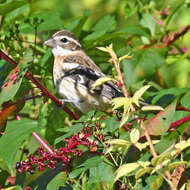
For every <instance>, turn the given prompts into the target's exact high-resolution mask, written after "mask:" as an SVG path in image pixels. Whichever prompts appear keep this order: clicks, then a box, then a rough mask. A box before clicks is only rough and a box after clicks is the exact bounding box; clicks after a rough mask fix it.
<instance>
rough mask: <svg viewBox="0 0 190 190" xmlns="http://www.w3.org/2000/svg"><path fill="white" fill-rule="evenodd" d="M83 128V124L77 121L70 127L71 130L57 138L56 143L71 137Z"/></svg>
mask: <svg viewBox="0 0 190 190" xmlns="http://www.w3.org/2000/svg"><path fill="white" fill-rule="evenodd" d="M82 128H83V125H82V124H81V123H77V124H75V125H73V126H71V127H69V132H68V133H66V134H65V135H63V136H60V137H58V138H56V139H55V144H57V143H59V142H61V141H63V140H64V139H65V138H68V137H71V136H72V135H74V134H77V133H79V132H80V131H81V130H82ZM60 129H62V128H60ZM57 131H60V130H59V129H58V130H57Z"/></svg>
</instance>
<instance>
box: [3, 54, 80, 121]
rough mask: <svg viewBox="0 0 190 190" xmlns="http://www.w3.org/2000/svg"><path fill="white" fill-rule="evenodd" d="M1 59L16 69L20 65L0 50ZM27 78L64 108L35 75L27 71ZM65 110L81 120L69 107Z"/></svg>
mask: <svg viewBox="0 0 190 190" xmlns="http://www.w3.org/2000/svg"><path fill="white" fill-rule="evenodd" d="M0 58H2V59H5V60H6V61H8V62H9V63H10V64H12V65H13V66H14V67H16V66H17V65H18V64H17V63H16V62H15V61H14V60H13V59H11V58H10V57H9V56H8V55H6V54H5V53H4V52H3V51H1V50H0ZM25 77H26V78H27V79H29V80H31V81H32V82H33V83H34V84H35V85H36V86H37V87H38V88H39V89H40V90H41V91H42V93H43V94H44V95H46V96H48V97H49V98H50V99H52V101H54V102H55V103H56V104H57V106H63V103H62V101H61V100H59V99H58V98H57V97H56V96H55V95H53V94H52V93H51V92H50V91H49V90H48V89H47V88H45V87H44V86H43V85H42V84H41V83H40V82H39V81H38V80H37V79H36V78H34V77H33V75H32V74H31V73H30V72H29V71H27V72H26V74H25ZM63 110H64V111H65V112H67V113H68V114H69V115H70V116H71V117H72V118H74V119H75V120H78V119H79V116H78V115H77V114H75V113H73V112H72V111H71V110H70V109H69V108H68V107H66V106H64V107H63Z"/></svg>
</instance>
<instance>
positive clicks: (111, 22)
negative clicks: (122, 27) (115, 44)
mask: <svg viewBox="0 0 190 190" xmlns="http://www.w3.org/2000/svg"><path fill="white" fill-rule="evenodd" d="M115 28H116V20H115V18H114V17H113V16H110V15H107V16H105V17H103V18H102V19H100V20H99V21H98V23H97V24H96V25H95V26H94V27H93V31H102V30H104V31H106V32H110V31H113V30H115Z"/></svg>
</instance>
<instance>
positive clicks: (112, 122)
mask: <svg viewBox="0 0 190 190" xmlns="http://www.w3.org/2000/svg"><path fill="white" fill-rule="evenodd" d="M116 119H117V118H114V117H111V118H108V119H106V120H105V124H106V128H105V129H104V131H105V132H111V133H112V132H114V131H116V130H117V129H118V128H119V122H118V121H117V120H116Z"/></svg>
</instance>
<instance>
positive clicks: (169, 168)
mask: <svg viewBox="0 0 190 190" xmlns="http://www.w3.org/2000/svg"><path fill="white" fill-rule="evenodd" d="M185 164H187V162H185V161H179V162H173V163H171V164H169V165H168V166H167V167H166V168H165V170H172V169H174V168H176V167H177V166H181V165H185Z"/></svg>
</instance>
